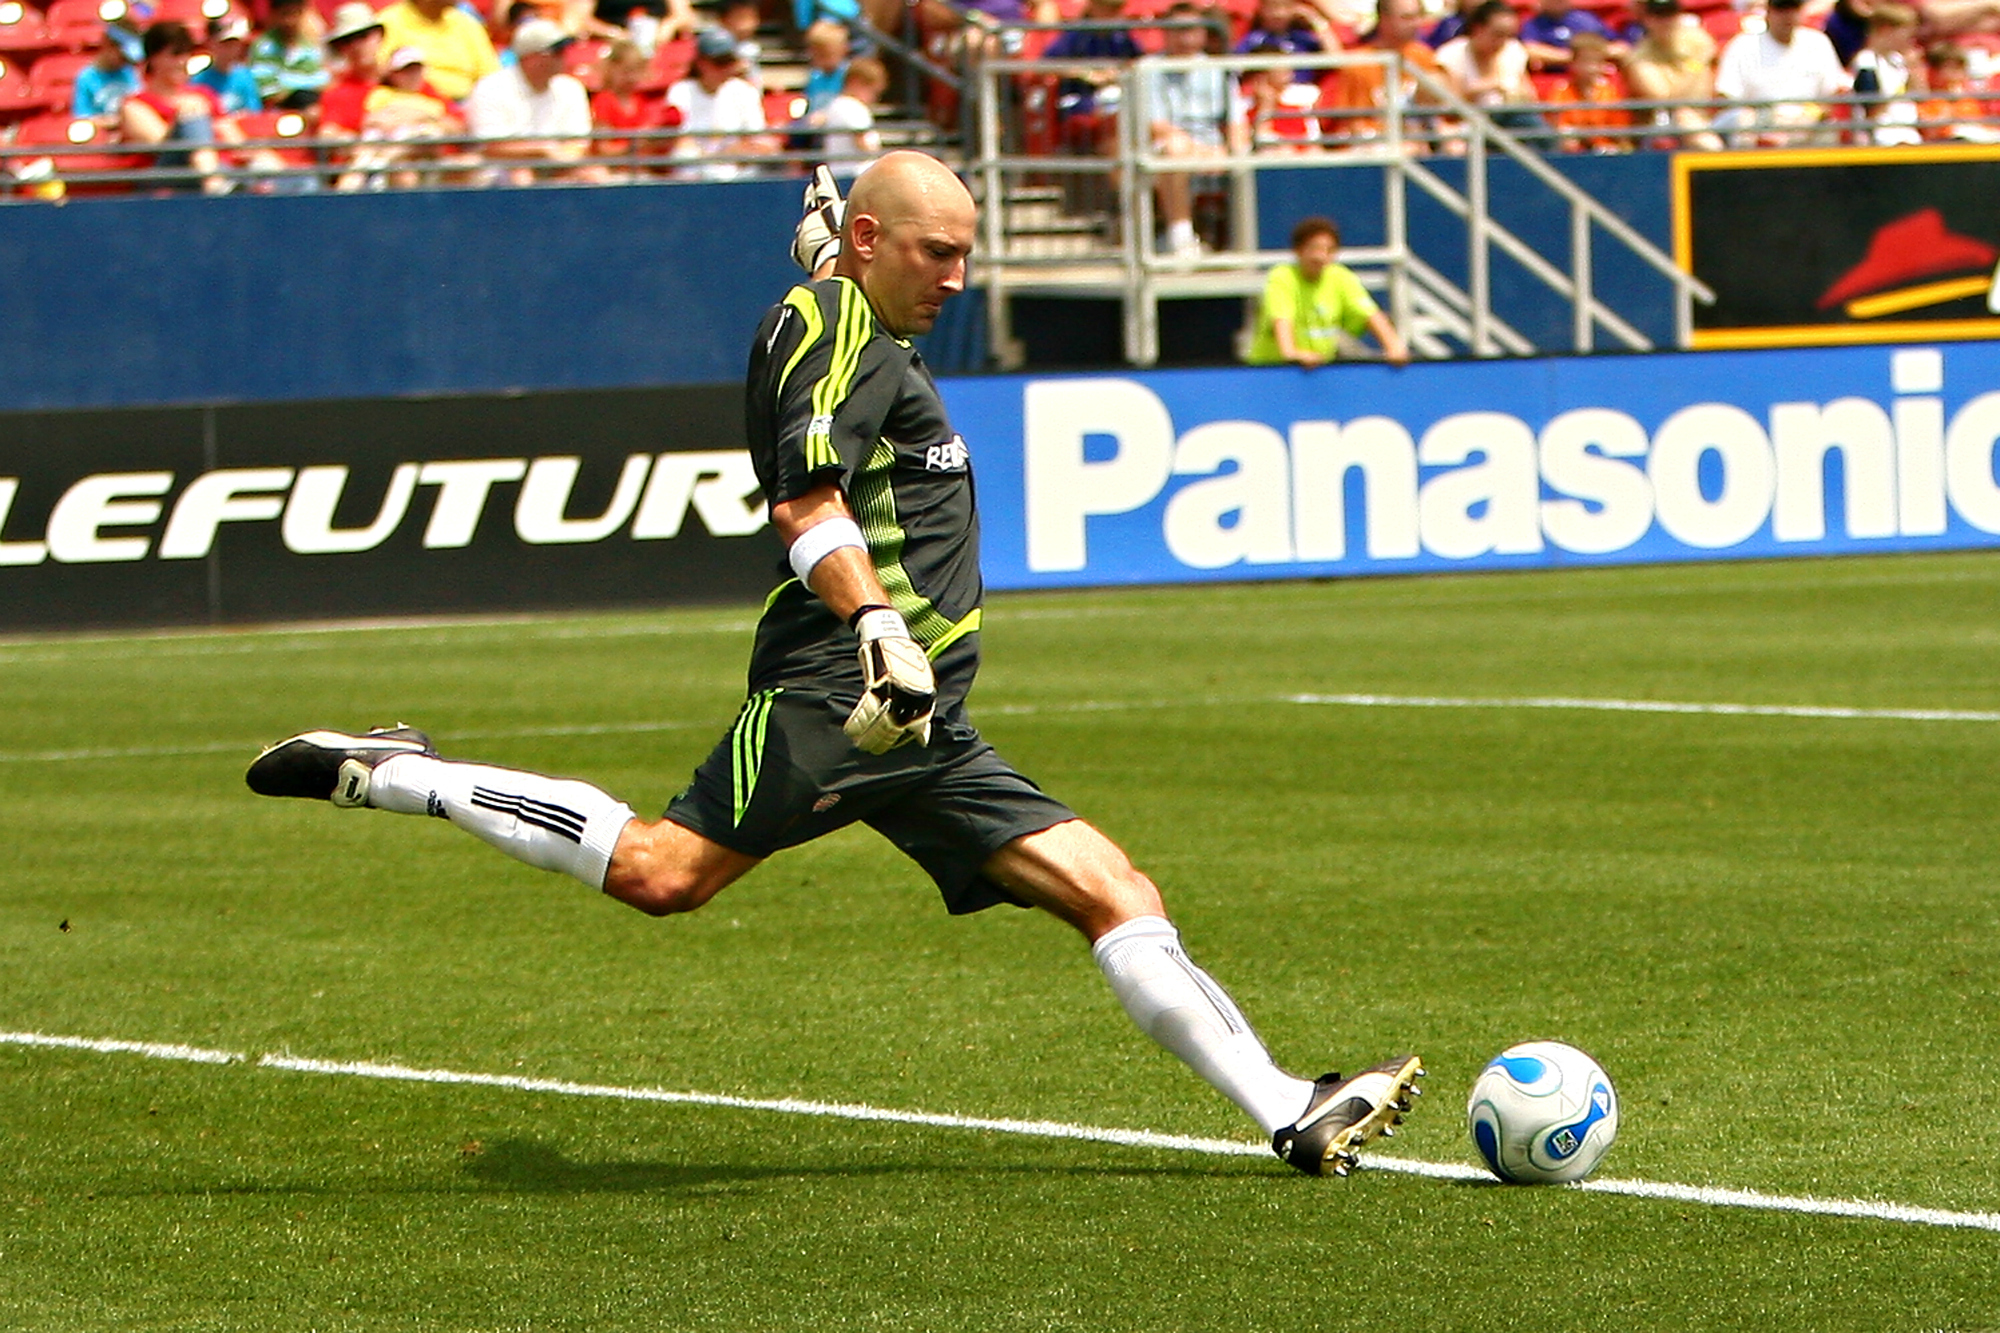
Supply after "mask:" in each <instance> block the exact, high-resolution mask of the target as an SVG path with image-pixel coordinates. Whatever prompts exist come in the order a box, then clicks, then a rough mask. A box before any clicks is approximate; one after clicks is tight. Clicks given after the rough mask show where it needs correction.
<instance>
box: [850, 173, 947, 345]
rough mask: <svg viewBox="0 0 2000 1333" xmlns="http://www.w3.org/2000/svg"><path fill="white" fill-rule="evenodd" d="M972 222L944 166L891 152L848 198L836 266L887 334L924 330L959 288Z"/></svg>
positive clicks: (861, 180) (858, 182)
mask: <svg viewBox="0 0 2000 1333" xmlns="http://www.w3.org/2000/svg"><path fill="white" fill-rule="evenodd" d="M976 225H977V215H976V213H975V211H974V209H973V207H972V196H971V195H969V194H967V193H966V191H965V187H964V186H963V185H961V184H960V183H959V180H958V178H957V177H956V176H954V175H952V174H951V172H950V171H949V170H948V169H946V168H945V167H943V166H941V165H939V164H938V163H937V162H935V161H933V160H932V159H930V158H926V157H922V156H921V155H919V154H916V153H898V154H892V155H891V156H890V157H889V158H885V159H883V160H882V161H881V162H878V163H877V164H876V165H875V166H873V167H871V168H869V170H868V171H867V172H865V173H863V175H862V178H861V179H860V180H859V181H857V182H856V183H855V189H854V193H853V194H852V195H851V196H850V197H849V199H848V232H849V236H848V240H849V242H850V243H849V244H848V245H846V246H843V248H842V256H843V259H842V263H843V266H844V267H843V269H842V270H841V271H844V272H849V273H850V274H851V275H852V276H855V277H858V278H859V280H860V282H861V289H862V290H863V291H864V292H866V293H867V294H868V301H869V304H870V305H872V306H874V307H875V313H876V314H877V315H878V316H880V317H881V320H882V322H883V323H884V324H885V325H887V326H888V328H889V331H890V332H891V333H893V334H895V335H896V336H897V337H901V338H907V337H909V336H911V335H912V334H918V333H928V332H930V330H931V326H932V325H933V324H935V323H937V317H938V312H939V311H940V310H942V309H943V308H944V303H945V302H946V301H948V300H950V299H951V298H952V297H954V296H956V295H958V293H960V292H962V291H964V290H965V261H966V258H967V256H969V255H970V254H971V253H972V242H973V236H974V233H975V229H976ZM849 256H852V257H851V258H849ZM848 266H851V267H848ZM856 270H858V272H856Z"/></svg>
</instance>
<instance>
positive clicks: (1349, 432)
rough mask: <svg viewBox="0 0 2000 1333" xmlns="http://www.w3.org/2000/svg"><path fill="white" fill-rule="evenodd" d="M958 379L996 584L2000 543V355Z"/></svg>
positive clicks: (1741, 357) (955, 399)
mask: <svg viewBox="0 0 2000 1333" xmlns="http://www.w3.org/2000/svg"><path fill="white" fill-rule="evenodd" d="M944 394H945V398H946V400H947V402H948V404H949V406H950V408H951V412H952V419H953V421H954V423H955V424H956V426H957V428H958V430H959V432H960V433H961V434H962V435H963V436H964V437H965V439H966V441H967V442H968V443H969V444H970V446H971V448H972V451H973V457H974V459H975V466H976V467H977V469H978V477H979V487H980V508H981V511H982V515H983V520H982V535H983V541H984V550H985V566H986V576H987V580H988V582H989V584H991V586H993V587H996V588H1032V587H1059V586H1076V585H1090V584H1111V583H1167V582H1182V581H1189V580H1197V579H1245V578H1290V577H1321V576H1327V575H1354V574H1378V573H1379V574H1390V573H1408V572H1415V571H1423V570H1458V569H1504V568H1547V567H1555V566H1569V565H1590V564H1636V563H1653V562H1666V561H1678V560H1713V559H1725V558H1745V557H1769V556H1785V555H1828V554H1839V553H1856V552H1877V551H1908V550H1936V549H1946V548H1965V547H1977V546H2000V480H1996V476H1995V470H1996V469H1995V456H1994V453H1995V449H1994V446H1995V442H1996V440H2000V343H1990V342H1989V343H1955V344H1950V345H1948V346H1944V347H1866V348H1819V349H1812V350H1795V351H1776V350H1773V351H1746V352H1695V353H1681V354H1667V355H1653V356H1631V357H1607V356H1600V357H1571V358H1556V359H1550V360H1536V361H1486V362H1470V361H1467V362H1452V363H1443V364H1434V365H1417V366H1411V367H1409V368H1406V369H1403V370H1396V369H1393V368H1390V367H1388V366H1385V365H1380V364H1349V365H1334V366H1327V367H1322V368H1320V369H1316V370H1302V369H1295V368H1291V367H1283V368H1269V369H1230V370H1186V371H1167V372H1160V373H1152V374H1129V375H1099V376H1010V377H999V378H991V379H959V380H950V381H947V382H946V383H945V384H944Z"/></svg>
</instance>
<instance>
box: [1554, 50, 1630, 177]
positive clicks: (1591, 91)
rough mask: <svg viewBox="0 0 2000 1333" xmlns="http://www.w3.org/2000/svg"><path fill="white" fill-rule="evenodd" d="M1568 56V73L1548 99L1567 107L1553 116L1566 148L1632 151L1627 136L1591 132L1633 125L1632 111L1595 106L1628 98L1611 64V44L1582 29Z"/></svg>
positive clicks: (1619, 128)
mask: <svg viewBox="0 0 2000 1333" xmlns="http://www.w3.org/2000/svg"><path fill="white" fill-rule="evenodd" d="M1569 56H1570V64H1569V76H1568V77H1567V78H1565V79H1564V80H1563V81H1562V82H1561V83H1559V84H1557V85H1556V86H1555V87H1554V88H1551V89H1550V90H1549V101H1550V102H1551V103H1553V104H1554V105H1556V106H1558V107H1562V108H1565V109H1563V110H1559V111H1557V112H1556V113H1555V114H1554V116H1553V120H1554V121H1555V127H1556V129H1557V130H1558V131H1559V132H1560V133H1561V134H1562V147H1563V151H1564V152H1569V153H1577V152H1583V153H1625V152H1630V151H1631V149H1632V140H1631V138H1629V137H1628V136H1626V135H1622V134H1601V133H1600V134H1593V133H1591V132H1590V131H1592V130H1622V129H1629V128H1630V127H1631V124H1632V113H1631V112H1630V111H1625V110H1621V109H1617V108H1611V107H1604V106H1600V105H1596V104H1597V103H1602V102H1622V101H1624V100H1626V93H1625V85H1624V82H1623V81H1622V80H1620V79H1619V77H1618V70H1617V68H1616V67H1615V66H1614V65H1612V63H1611V43H1609V42H1607V41H1605V40H1604V38H1602V37H1599V36H1598V35H1597V34H1596V33H1594V32H1579V33H1577V34H1575V35H1574V36H1573V37H1571V39H1570V45H1569ZM1570 108H1573V109H1570Z"/></svg>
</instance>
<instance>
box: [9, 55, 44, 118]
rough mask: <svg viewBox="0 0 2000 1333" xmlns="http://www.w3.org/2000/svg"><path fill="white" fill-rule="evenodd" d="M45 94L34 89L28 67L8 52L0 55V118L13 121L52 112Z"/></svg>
mask: <svg viewBox="0 0 2000 1333" xmlns="http://www.w3.org/2000/svg"><path fill="white" fill-rule="evenodd" d="M55 109H56V108H55V107H54V106H52V105H50V103H49V96H48V94H47V93H46V92H43V91H42V90H40V89H38V88H36V87H35V84H34V80H32V79H30V78H29V77H28V67H27V65H25V64H23V63H22V62H21V61H19V60H17V59H15V58H14V56H13V53H12V52H11V51H10V52H8V53H7V54H6V55H0V117H5V118H7V119H10V120H11V119H13V118H14V117H16V116H22V115H29V114H38V113H40V112H43V111H54V110H55Z"/></svg>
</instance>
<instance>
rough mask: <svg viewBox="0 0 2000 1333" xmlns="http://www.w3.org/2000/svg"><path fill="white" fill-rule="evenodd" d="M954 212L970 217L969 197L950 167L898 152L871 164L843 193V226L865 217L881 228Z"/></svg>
mask: <svg viewBox="0 0 2000 1333" xmlns="http://www.w3.org/2000/svg"><path fill="white" fill-rule="evenodd" d="M954 211H961V212H963V213H964V214H965V215H966V216H967V217H968V218H970V217H971V215H972V211H973V209H972V196H971V195H970V194H968V193H967V192H966V189H965V186H964V185H963V184H962V183H961V182H960V181H959V179H958V177H957V176H955V175H953V174H952V170H951V168H950V167H947V166H946V165H945V164H944V163H942V162H940V161H938V160H937V159H936V158H934V157H931V156H929V155H927V154H924V153H916V152H911V151H910V150H908V149H900V150H898V151H896V152H893V153H890V154H888V155H887V156H886V157H883V158H881V159H879V160H877V161H876V162H875V163H873V164H872V165H871V166H869V168H868V169H867V170H866V171H864V172H862V173H861V174H860V175H859V176H858V177H856V178H855V181H854V188H853V189H851V190H849V191H848V192H847V219H848V222H847V225H848V226H849V227H850V228H852V227H853V225H854V220H855V219H856V218H858V217H860V216H862V215H864V214H865V215H867V216H869V217H872V218H874V219H875V220H876V222H877V223H878V224H879V225H881V226H884V227H892V226H895V225H897V224H899V223H904V222H911V221H924V220H929V218H930V217H931V216H933V215H938V214H945V213H950V212H954Z"/></svg>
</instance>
